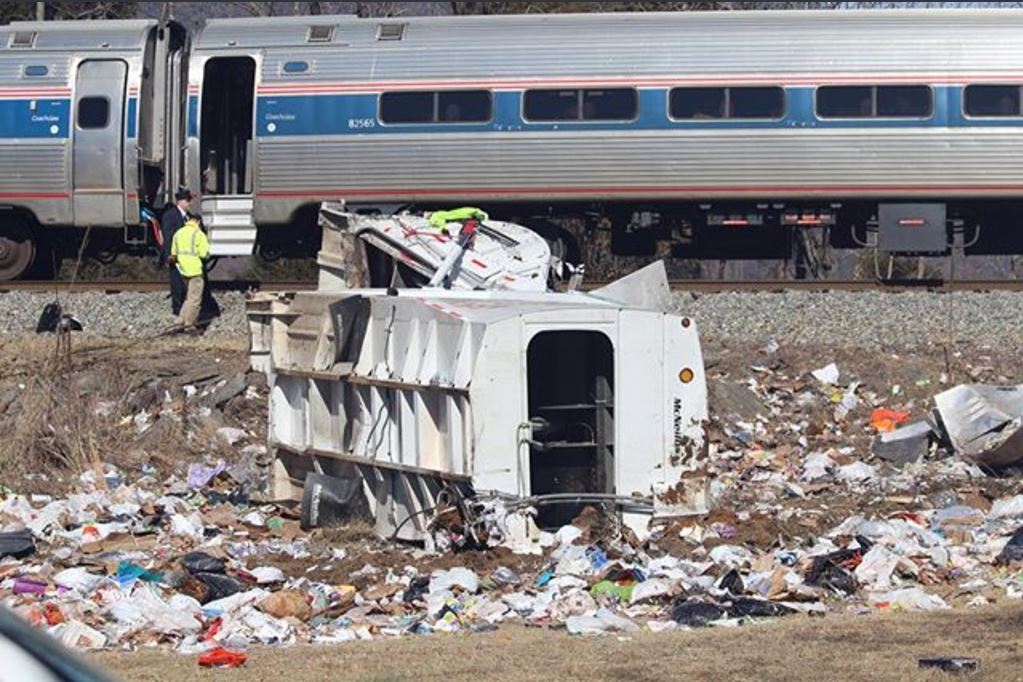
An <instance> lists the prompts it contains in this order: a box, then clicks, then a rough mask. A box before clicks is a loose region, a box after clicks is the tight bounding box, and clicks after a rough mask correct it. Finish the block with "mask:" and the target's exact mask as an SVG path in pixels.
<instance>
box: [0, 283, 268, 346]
mask: <svg viewBox="0 0 1023 682" xmlns="http://www.w3.org/2000/svg"><path fill="white" fill-rule="evenodd" d="M215 297H216V300H217V303H219V304H220V308H221V313H222V315H221V317H220V319H218V320H217V321H216V322H214V323H213V325H212V326H211V328H210V330H209V332H208V335H209V336H213V337H227V336H242V335H245V334H247V333H248V326H247V324H246V322H245V296H244V294H241V293H237V292H217V293H216V294H215ZM53 299H54V296H53V294H42V293H26V292H20V291H14V292H8V293H5V294H0V335H4V336H19V335H32V334H34V332H35V328H36V324H37V323H38V322H39V315H40V314H41V313H42V311H43V307H44V306H45V305H46V304H47V303H50V302H52V301H53ZM60 302H61V305H62V306H63V309H64V312H65V313H66V314H69V315H74V316H75V318H77V319H78V320H79V321H81V323H82V326H83V327H84V328H85V334H86V335H87V336H90V337H119V338H145V337H150V336H155V335H157V334H160V333H162V332H165V331H167V330H168V329H170V328H172V327H174V325H175V319H174V316H173V315H172V314H171V308H170V298H169V297H168V295H167V294H163V293H120V294H104V293H102V292H85V293H78V294H71V295H67V294H61V296H60Z"/></svg>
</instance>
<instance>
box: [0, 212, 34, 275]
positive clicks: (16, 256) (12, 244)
mask: <svg viewBox="0 0 1023 682" xmlns="http://www.w3.org/2000/svg"><path fill="white" fill-rule="evenodd" d="M35 257H36V245H35V242H34V241H32V237H31V235H30V234H29V232H28V230H26V229H25V228H23V227H21V226H14V227H4V228H0V282H9V281H11V280H14V279H18V278H19V277H21V276H22V275H24V274H25V273H26V272H27V271H28V269H29V268H31V267H32V263H33V262H34V261H35Z"/></svg>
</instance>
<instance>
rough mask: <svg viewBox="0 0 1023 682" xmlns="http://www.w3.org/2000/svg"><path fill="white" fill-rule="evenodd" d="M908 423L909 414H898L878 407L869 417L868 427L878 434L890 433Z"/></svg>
mask: <svg viewBox="0 0 1023 682" xmlns="http://www.w3.org/2000/svg"><path fill="white" fill-rule="evenodd" d="M908 421H909V412H898V411H896V410H889V409H886V408H883V407H879V408H877V409H876V410H874V413H873V414H871V415H870V425H871V426H873V427H874V428H875V429H877V431H878V432H879V433H891V432H892V431H894V430H895V429H897V428H898V427H899V426H901V425H902V424H905V423H906V422H908Z"/></svg>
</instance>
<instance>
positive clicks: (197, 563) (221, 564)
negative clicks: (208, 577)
mask: <svg viewBox="0 0 1023 682" xmlns="http://www.w3.org/2000/svg"><path fill="white" fill-rule="evenodd" d="M181 565H182V566H184V567H185V570H186V571H188V572H189V573H191V574H192V575H195V574H197V573H223V572H224V571H225V570H227V562H226V561H224V560H223V559H217V558H215V557H212V556H210V555H209V554H206V553H205V552H189V553H188V554H186V555H185V556H184V558H182V559H181Z"/></svg>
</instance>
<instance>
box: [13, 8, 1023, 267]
mask: <svg viewBox="0 0 1023 682" xmlns="http://www.w3.org/2000/svg"><path fill="white" fill-rule="evenodd" d="M1021 132H1023V12H1018V11H1015V10H987V9H963V10H895V11H891V10H889V11H841V12H821V11H809V12H724V13H702V12H701V13H650V14H589V15H523V16H482V17H431V18H398V19H381V20H378V19H356V18H352V17H326V16H315V17H296V18H276V17H275V18H269V19H267V18H261V19H225V20H211V21H209V22H208V23H207V24H206V25H205V27H204V28H203V29H202V30H201V31H200V32H199V33H198V34H197V35H195V36H191V37H190V36H187V35H185V32H184V31H183V30H182V29H181V28H180V27H179V26H176V25H174V24H167V25H158V24H157V23H155V22H144V21H127V22H87V23H62V22H48V23H21V24H12V25H11V26H8V27H3V28H2V29H0V158H2V159H3V160H4V164H3V168H4V169H5V171H4V172H3V173H0V202H2V208H3V209H4V213H3V215H4V220H3V221H2V223H0V278H11V277H17V276H20V275H21V274H23V272H25V271H26V270H27V267H28V266H27V265H25V263H26V262H27V261H30V260H31V256H32V254H33V253H35V252H37V251H39V250H42V249H46V248H49V249H54V248H55V249H56V250H57V251H58V252H60V251H65V252H66V251H67V250H68V244H71V243H74V242H75V238H74V236H75V235H78V238H79V239H80V235H81V232H82V228H90V227H91V228H96V229H94V230H91V232H92V233H93V234H94V235H101V236H98V237H97V236H94V237H93V240H94V241H95V242H96V243H97V244H99V245H100V247H101V248H102V249H104V250H105V252H111V251H114V250H116V249H118V248H136V249H144V248H146V246H147V240H149V239H151V237H150V235H151V233H152V229H151V226H147V220H148V219H149V218H148V217H149V215H150V213H151V212H156V211H158V210H159V208H160V207H161V206H162V205H163V204H164V203H165V202H166V201H167V200H168V197H169V194H170V193H171V192H172V191H173V189H174V187H175V186H177V185H178V184H182V183H184V184H188V185H189V186H190V187H193V188H194V189H197V190H198V191H199V192H200V193H201V197H202V198H201V202H202V211H203V215H204V219H205V220H206V222H207V224H208V225H209V226H210V228H211V234H212V240H213V245H214V247H213V248H214V253H216V254H217V255H223V256H231V255H246V254H250V253H252V252H253V251H254V250H257V251H260V252H262V253H264V254H267V255H273V254H278V253H284V252H287V251H289V250H301V249H302V248H310V249H312V248H315V245H316V244H317V243H318V240H317V238H316V236H315V214H316V207H317V206H318V205H319V203H320V202H322V201H327V200H344V201H346V202H347V203H348V204H349V205H350V206H352V207H353V208H356V209H361V210H367V211H391V210H395V209H397V208H400V207H403V206H418V207H422V208H429V207H432V206H441V205H451V204H453V203H473V204H476V205H481V206H484V207H486V208H487V209H489V210H490V211H491V212H493V213H497V214H498V215H499V216H501V217H507V218H511V217H515V218H518V219H522V220H523V221H524V222H527V224H528V222H529V220H530V219H531V218H532V217H535V216H546V217H549V218H551V217H553V218H557V217H561V216H571V215H583V214H593V213H600V214H601V215H605V216H609V217H610V218H611V224H612V247H613V248H614V250H615V251H616V252H620V253H624V254H633V255H642V254H653V253H654V252H655V251H656V250H657V249H658V245H659V244H661V245H663V244H664V243H665V242H668V243H673V244H674V248H673V251H672V253H673V255H676V256H679V257H703V256H707V257H712V256H716V255H719V254H718V251H717V247H720V246H723V245H727V244H730V243H734V242H736V241H738V240H741V239H743V238H747V236H748V238H750V239H751V240H752V243H754V244H761V245H763V244H779V243H782V244H783V243H786V239H790V238H791V235H792V234H794V233H796V232H798V231H806V230H818V229H819V230H827V231H828V233H829V234H830V236H829V237H828V238H829V239H831V240H832V241H833V242H834V243H835V244H837V245H840V246H841V245H850V246H857V245H874V246H878V247H880V248H883V249H885V250H887V251H889V252H893V253H928V254H939V253H946V252H947V251H948V249H949V247H950V244H953V243H954V240H955V239H956V238H957V235H961V236H960V237H959V238H960V243H961V244H962V243H965V242H969V241H973V242H977V241H978V240H981V234H982V230H981V228H982V227H985V226H987V227H989V228H990V227H992V226H994V225H1000V226H1001V227H1002V228H1003V229H1001V230H997V229H988V230H986V231H984V232H983V241H982V245H983V246H984V247H985V248H987V249H988V250H990V251H992V252H1019V251H1020V250H1021V249H1023V245H1021V244H1020V239H1019V238H1018V237H1015V236H1014V234H1013V232H1014V231H1013V230H1011V229H1007V228H1008V227H1009V226H1010V225H1011V219H1012V217H1013V215H1014V213H1015V212H1016V211H1017V210H1018V208H1019V204H1018V203H1017V202H1020V201H1023V135H1021V134H1020V133H1021ZM563 232H564V231H563V230H561V231H559V235H560V236H564V234H563ZM740 235H742V236H740ZM786 235H788V236H786ZM97 248H99V247H97Z"/></svg>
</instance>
